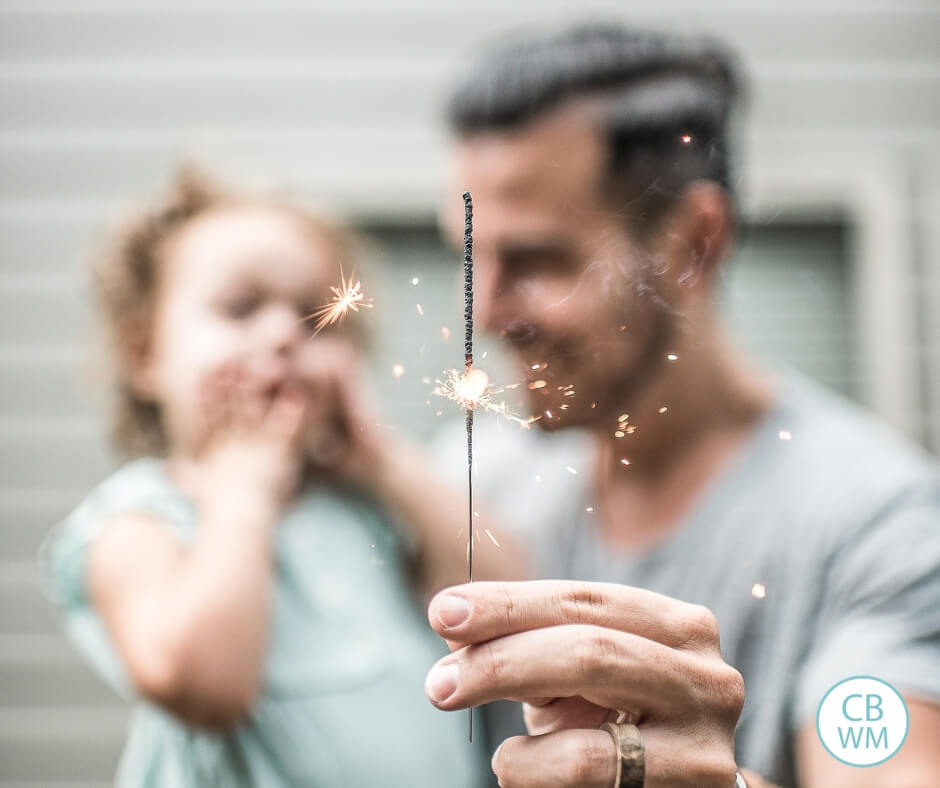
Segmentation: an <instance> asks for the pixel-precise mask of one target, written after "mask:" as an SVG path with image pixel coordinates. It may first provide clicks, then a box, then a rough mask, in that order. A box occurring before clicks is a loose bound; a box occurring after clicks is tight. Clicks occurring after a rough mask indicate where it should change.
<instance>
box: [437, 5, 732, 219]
mask: <svg viewBox="0 0 940 788" xmlns="http://www.w3.org/2000/svg"><path fill="white" fill-rule="evenodd" d="M738 94H739V85H738V80H737V77H736V75H735V69H734V60H733V58H732V56H731V55H730V53H729V52H728V51H726V50H725V48H724V47H723V46H721V45H720V44H718V43H716V42H714V41H711V40H708V39H704V38H694V37H685V36H678V35H670V34H664V33H659V32H648V31H641V30H634V29H631V28H627V27H624V26H622V25H619V24H616V23H612V24H598V23H595V24H582V25H578V26H576V27H571V28H568V29H565V30H563V31H561V32H557V33H552V34H548V35H537V36H525V37H513V38H509V39H503V40H501V41H498V42H496V43H495V44H494V45H492V46H491V47H489V48H488V49H487V50H485V51H484V52H483V53H482V56H481V57H480V59H479V60H478V61H477V62H476V64H475V65H473V66H472V67H471V68H470V70H469V71H468V72H467V73H466V74H465V75H464V77H463V78H462V79H461V80H460V82H459V83H458V85H457V88H456V89H455V90H454V92H453V93H452V95H451V99H450V102H449V106H448V120H449V122H450V126H451V128H452V130H453V131H454V132H456V133H457V134H458V135H459V136H461V137H467V136H471V135H474V134H477V133H481V132H487V131H496V132H499V131H508V130H511V129H515V128H519V127H521V126H524V125H525V124H527V123H529V122H530V121H533V120H537V119H538V118H540V117H541V116H542V115H543V114H545V113H547V112H549V111H551V110H553V109H556V108H558V107H560V106H562V105H563V104H565V103H566V102H569V101H572V100H576V99H580V98H596V99H598V102H597V105H598V107H599V109H600V115H599V117H598V125H599V128H600V129H601V131H602V133H603V134H604V135H605V137H606V139H607V143H608V151H609V159H608V168H607V172H606V182H605V184H604V185H605V188H606V194H607V196H608V197H609V198H610V199H611V200H612V201H613V202H614V203H615V204H617V205H622V206H623V209H624V211H625V213H626V215H627V218H628V220H629V221H630V223H631V226H632V229H633V230H634V231H636V232H638V233H640V234H641V235H642V234H644V233H645V232H648V231H649V230H651V229H652V228H653V227H654V226H655V224H656V222H657V220H658V219H660V218H661V217H662V216H663V215H665V213H666V212H668V210H669V208H670V207H671V206H672V205H673V204H674V201H675V200H676V198H678V197H679V196H680V195H681V193H682V191H683V190H684V189H685V187H687V186H688V185H689V184H690V183H692V182H694V181H697V180H709V181H713V182H715V183H717V184H719V185H721V186H722V187H723V188H724V189H725V190H726V192H727V193H728V195H729V198H730V199H731V200H732V201H733V199H734V194H733V192H734V189H733V186H732V178H731V163H730V154H729V140H728V136H729V128H728V127H729V120H730V117H731V114H732V109H733V108H734V104H735V100H736V98H737V97H738Z"/></svg>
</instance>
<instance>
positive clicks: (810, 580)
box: [435, 374, 940, 786]
mask: <svg viewBox="0 0 940 788" xmlns="http://www.w3.org/2000/svg"><path fill="white" fill-rule="evenodd" d="M778 383H779V386H778V394H777V399H776V404H775V406H774V407H773V408H772V410H771V411H770V412H769V413H768V414H767V415H766V416H765V418H763V420H762V421H761V423H760V424H759V425H758V426H757V427H756V428H755V429H754V431H753V433H752V434H751V436H750V437H749V439H748V440H747V442H746V444H745V445H744V446H743V448H742V449H740V450H739V451H738V453H737V455H736V456H735V457H734V458H733V459H732V460H731V461H730V462H729V463H728V464H727V465H726V466H725V467H724V469H723V470H722V471H721V472H720V473H719V474H718V475H717V476H716V478H714V479H713V480H712V481H711V483H710V484H709V486H708V488H707V489H706V490H705V491H704V492H703V493H702V494H701V495H700V497H699V500H698V502H697V504H696V505H695V506H694V507H692V510H691V511H690V512H688V513H687V515H686V516H685V517H684V519H683V520H682V522H681V523H680V524H679V525H678V526H677V527H676V528H675V529H674V530H672V531H671V532H670V534H669V535H668V536H667V537H666V538H665V539H664V540H663V541H661V542H659V543H658V544H656V545H655V546H654V547H653V548H651V549H648V550H646V551H644V552H642V553H639V554H638V553H635V552H633V553H631V552H624V551H622V550H618V549H617V548H616V547H615V546H611V545H607V544H604V542H603V539H602V536H601V535H600V533H599V532H598V530H597V528H596V521H595V520H594V519H593V518H594V517H595V515H594V514H593V512H592V506H591V504H592V501H591V497H590V496H591V490H592V489H593V487H592V485H591V479H592V473H593V471H592V467H591V466H592V461H593V459H592V453H591V451H590V446H589V444H588V442H587V439H586V438H585V436H583V435H579V434H576V433H573V432H571V431H566V432H561V433H557V434H552V435H548V434H543V433H540V432H539V431H538V430H535V429H533V430H531V431H529V432H525V433H520V432H519V431H518V430H517V429H516V428H515V427H513V425H509V424H505V423H503V424H494V423H493V422H492V421H490V420H486V419H483V418H481V419H478V420H477V425H476V430H475V436H474V452H475V465H476V469H475V470H476V475H475V479H474V495H475V500H476V501H478V502H479V505H480V507H485V508H486V509H487V511H488V513H489V514H490V515H491V516H493V517H494V518H495V519H496V521H497V522H498V523H500V525H501V526H502V527H503V528H506V529H510V530H512V531H514V532H516V533H517V534H519V535H521V537H522V538H523V539H524V540H525V544H526V545H527V548H528V549H529V550H530V555H531V557H532V563H533V565H534V568H535V574H536V576H537V577H540V578H566V579H580V580H593V581H609V582H617V583H624V584H628V585H632V586H638V587H642V588H647V589H650V590H652V591H657V592H659V593H663V594H667V595H669V596H672V597H675V598H677V599H681V600H684V601H687V602H693V603H699V604H703V605H706V606H707V607H708V608H710V609H711V610H712V612H713V613H714V614H715V615H716V616H717V618H718V622H719V625H720V628H721V650H722V654H723V655H724V658H725V660H726V661H727V662H728V663H730V664H731V665H734V666H735V667H736V668H737V669H738V670H740V671H741V673H742V674H743V676H744V679H745V682H746V685H747V701H746V703H745V706H744V711H743V713H742V715H741V719H740V722H739V724H738V728H737V732H736V757H737V759H738V763H739V764H740V765H741V766H743V767H746V768H750V769H753V770H754V771H756V772H758V773H760V774H761V775H763V776H764V777H766V778H768V779H770V780H772V781H774V782H776V783H778V784H780V785H783V786H792V785H795V784H796V777H795V774H794V754H793V744H794V733H795V732H796V730H797V729H798V728H800V727H802V726H803V725H804V724H805V723H807V722H812V721H813V720H814V719H815V714H816V709H817V706H818V705H819V703H820V701H821V700H822V698H823V696H824V694H825V693H826V691H827V690H828V689H829V688H830V687H831V686H832V685H834V684H835V683H836V682H838V681H840V680H841V679H844V678H848V677H850V676H855V675H872V676H876V677H878V678H881V679H883V680H885V681H887V682H889V683H891V684H892V685H894V686H895V687H896V688H897V689H898V690H899V691H900V692H902V694H905V695H910V696H916V697H920V698H924V699H927V700H931V701H934V702H937V703H940V475H938V468H937V466H936V465H935V464H934V462H933V461H932V460H931V458H930V457H928V456H927V455H926V454H924V453H923V452H921V451H919V450H918V449H916V448H914V447H912V446H911V445H909V444H907V443H905V442H904V441H903V440H901V439H900V438H898V437H897V436H895V435H893V434H892V433H891V432H890V431H888V430H887V429H886V428H885V427H883V426H881V425H879V424H878V423H877V422H875V421H874V420H873V419H871V418H870V417H869V416H867V415H866V414H865V413H864V412H862V411H860V410H859V409H857V408H856V407H854V406H852V405H850V404H848V403H847V402H845V401H843V400H841V399H839V398H838V397H836V396H834V395H833V394H830V393H828V392H826V391H824V390H823V389H821V388H819V387H817V386H816V385H815V384H812V383H810V382H809V381H806V380H804V379H802V378H799V377H797V376H795V375H792V374H787V375H786V376H784V377H783V379H781V380H780V381H778ZM462 440H463V433H462V432H459V433H458V431H457V430H456V429H455V430H454V431H453V433H447V432H445V433H442V435H441V438H440V439H439V440H438V442H437V443H436V445H435V451H436V454H437V456H438V457H439V459H440V461H441V466H442V467H446V468H447V469H448V472H450V471H451V470H452V471H453V477H452V479H453V481H454V482H456V483H459V482H460V481H461V480H462V479H463V478H465V477H464V476H462V475H461V474H460V471H462V472H463V473H464V474H465V473H466V465H465V464H463V465H462V466H461V460H463V463H465V462H466V454H465V453H464V454H462V453H461V448H460V446H461V441H462ZM624 440H625V447H626V445H627V441H628V440H629V439H628V438H625V439H624ZM625 472H629V468H627V469H625ZM497 538H498V536H497ZM762 590H763V594H762ZM487 722H488V726H489V732H490V739H491V742H490V743H491V744H492V745H493V746H494V747H495V745H496V744H498V742H499V741H501V740H502V739H503V738H505V737H506V736H508V735H514V734H518V733H524V732H525V731H524V727H522V724H521V714H520V713H519V708H518V706H516V705H515V704H508V703H501V704H494V706H493V707H491V708H490V709H488V710H487Z"/></svg>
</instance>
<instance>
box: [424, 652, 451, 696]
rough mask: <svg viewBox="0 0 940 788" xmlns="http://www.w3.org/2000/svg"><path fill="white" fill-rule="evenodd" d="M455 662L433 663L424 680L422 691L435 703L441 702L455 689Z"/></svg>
mask: <svg viewBox="0 0 940 788" xmlns="http://www.w3.org/2000/svg"><path fill="white" fill-rule="evenodd" d="M458 675H459V669H458V668H457V663H455V662H451V663H449V664H447V665H435V666H434V667H433V668H431V672H430V673H428V677H427V680H426V681H425V682H424V691H425V692H426V693H427V695H428V697H429V698H430V699H431V700H433V701H434V702H435V703H443V702H444V701H445V700H447V699H448V698H449V697H450V696H451V695H453V694H454V693H455V692H456V691H457V677H458Z"/></svg>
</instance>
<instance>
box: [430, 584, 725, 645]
mask: <svg viewBox="0 0 940 788" xmlns="http://www.w3.org/2000/svg"><path fill="white" fill-rule="evenodd" d="M428 621H429V622H430V624H431V626H432V627H433V628H434V630H435V631H436V632H437V633H438V634H439V635H440V636H441V637H444V638H446V639H447V640H450V641H456V642H461V643H466V644H470V643H483V642H485V641H487V640H492V639H493V638H497V637H502V636H504V635H509V634H513V633H516V632H524V631H526V630H532V629H539V628H541V627H551V626H558V625H563V624H592V625H594V626H600V627H606V628H609V629H617V630H620V631H622V632H631V633H633V634H634V635H639V636H640V637H644V638H648V639H650V640H655V641H656V642H657V643H661V644H663V645H664V646H669V647H670V648H683V647H689V648H703V647H705V648H711V649H713V650H717V648H718V624H717V622H716V620H715V616H714V615H713V614H712V613H711V612H710V611H709V610H708V609H707V608H705V607H702V606H701V605H691V604H687V603H685V602H681V601H679V600H677V599H672V598H671V597H667V596H663V595H662V594H657V593H655V592H653V591H647V590H645V589H641V588H634V587H632V586H625V585H619V584H616V583H584V582H577V581H562V580H533V581H528V582H512V583H502V582H477V583H468V584H465V585H460V586H453V587H452V588H448V589H446V590H444V591H442V592H440V593H439V594H438V595H437V596H435V597H434V599H432V600H431V603H430V605H429V607H428Z"/></svg>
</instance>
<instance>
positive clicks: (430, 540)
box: [371, 441, 529, 597]
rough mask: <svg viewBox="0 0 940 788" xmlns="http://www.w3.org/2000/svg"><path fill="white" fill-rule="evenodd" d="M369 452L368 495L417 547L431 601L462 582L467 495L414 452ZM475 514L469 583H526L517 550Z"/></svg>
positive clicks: (398, 447) (397, 447)
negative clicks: (374, 497)
mask: <svg viewBox="0 0 940 788" xmlns="http://www.w3.org/2000/svg"><path fill="white" fill-rule="evenodd" d="M374 451H375V456H374V459H373V474H372V476H371V480H372V481H371V485H372V489H373V491H374V492H375V494H376V495H377V496H378V497H379V498H380V500H382V502H383V503H384V504H385V505H386V506H388V507H389V509H391V511H392V512H393V514H395V515H396V517H397V519H398V520H399V521H400V522H401V523H402V527H403V528H404V529H405V530H406V531H408V532H409V533H410V535H411V536H412V537H413V539H414V540H415V541H416V543H417V545H418V558H419V566H418V570H419V573H420V579H421V585H422V586H423V590H424V591H425V592H426V593H427V594H428V596H429V597H430V596H432V595H433V594H435V593H437V592H438V591H440V590H441V589H442V588H445V587H447V586H450V585H455V584H458V583H463V582H466V580H467V570H468V561H467V557H468V556H467V527H468V520H469V512H468V507H467V495H466V491H465V490H456V489H454V488H452V487H450V486H449V485H448V484H446V483H445V482H444V481H442V480H441V479H439V478H438V477H437V475H436V473H435V471H434V469H433V467H432V466H431V463H430V462H429V460H428V458H427V456H426V455H425V454H424V453H423V452H422V451H420V450H419V449H416V448H414V447H411V446H408V445H405V444H404V443H402V442H400V441H396V442H394V444H392V445H391V446H389V447H388V448H385V447H384V446H383V445H380V446H377V447H376V448H375V449H374ZM474 510H475V511H477V512H479V513H480V517H476V516H475V517H474V518H473V528H474V533H475V536H474V542H473V579H474V580H524V579H527V578H528V577H529V574H528V571H529V570H528V566H527V561H526V558H525V555H524V553H523V550H522V547H521V545H518V544H517V543H516V541H515V540H514V539H512V538H511V536H510V535H509V534H508V533H506V532H505V530H504V529H500V528H498V527H496V526H494V524H493V523H492V522H490V521H489V520H488V519H487V517H486V516H485V511H484V510H482V509H481V507H479V506H477V505H474ZM487 532H489V533H487ZM489 534H493V536H492V537H490V535H489ZM493 539H495V540H496V542H498V545H497V543H496V542H494V541H493Z"/></svg>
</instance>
